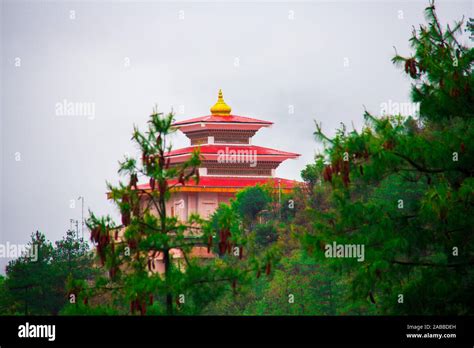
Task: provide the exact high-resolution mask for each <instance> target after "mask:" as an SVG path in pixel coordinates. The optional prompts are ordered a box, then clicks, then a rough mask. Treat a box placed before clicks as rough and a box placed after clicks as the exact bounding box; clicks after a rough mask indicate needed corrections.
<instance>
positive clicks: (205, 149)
mask: <svg viewBox="0 0 474 348" xmlns="http://www.w3.org/2000/svg"><path fill="white" fill-rule="evenodd" d="M197 147H199V148H200V150H201V154H203V155H204V154H220V153H223V154H225V153H229V151H230V150H234V151H237V152H238V151H252V152H251V153H249V154H251V155H253V154H256V155H257V156H258V155H261V156H288V157H293V158H294V157H298V156H300V155H299V154H297V153H293V152H286V151H280V150H275V149H270V148H268V147H262V146H255V145H215V144H211V145H210V144H204V145H199V146H189V147H183V148H181V149H176V150H172V151H170V152H168V153H166V156H169V157H173V156H179V155H184V154H188V153H192V152H193V150H194V149H196V148H197ZM219 151H221V152H219ZM222 151H223V152H222ZM245 153H247V152H245ZM230 155H232V154H231V153H229V156H230Z"/></svg>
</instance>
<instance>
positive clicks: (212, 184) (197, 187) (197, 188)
mask: <svg viewBox="0 0 474 348" xmlns="http://www.w3.org/2000/svg"><path fill="white" fill-rule="evenodd" d="M175 184H177V180H171V181H170V182H169V185H170V186H171V185H175ZM264 184H269V185H272V186H273V187H274V188H275V189H278V188H280V189H281V190H282V191H283V192H285V193H288V192H291V191H292V190H293V189H294V188H295V187H297V186H299V185H301V184H302V183H300V182H298V181H295V180H288V179H282V178H268V177H266V178H236V177H218V176H203V177H201V178H200V180H199V183H198V184H197V183H196V182H194V180H190V181H189V182H188V183H187V184H186V185H185V186H182V185H181V184H178V185H177V186H175V187H174V188H173V190H176V191H180V192H237V191H239V190H241V189H243V188H246V187H250V186H256V185H264ZM138 189H139V190H150V185H149V184H142V185H138Z"/></svg>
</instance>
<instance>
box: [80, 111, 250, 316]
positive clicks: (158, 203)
mask: <svg viewBox="0 0 474 348" xmlns="http://www.w3.org/2000/svg"><path fill="white" fill-rule="evenodd" d="M173 117H174V115H173V113H169V114H167V115H164V114H162V113H159V112H157V111H156V110H155V111H154V113H153V114H152V115H151V117H150V121H149V122H148V129H147V130H146V131H145V132H143V133H142V132H140V131H139V130H138V128H136V127H135V129H134V133H133V137H132V140H133V141H134V142H135V143H136V145H138V147H139V149H140V150H141V152H142V159H141V161H140V160H136V159H133V158H126V159H125V160H124V161H123V162H121V163H120V169H119V173H120V174H121V175H124V176H126V177H127V179H128V183H122V182H120V183H119V184H118V185H117V186H113V185H110V184H108V189H109V190H110V198H111V199H112V200H113V201H114V203H115V204H116V205H117V207H118V209H119V210H120V212H121V215H122V221H121V224H119V225H117V224H115V223H114V222H113V221H112V219H111V218H109V217H97V216H95V215H94V214H93V213H91V216H90V218H89V220H88V227H89V228H90V229H91V239H92V241H93V242H94V244H95V246H96V251H97V255H98V259H99V261H100V264H101V266H102V267H103V268H104V269H106V270H108V273H109V274H108V277H104V278H102V279H99V280H98V281H97V282H96V284H95V285H94V286H93V287H90V288H87V289H82V288H81V289H80V293H81V295H80V296H81V297H82V298H84V297H86V296H91V297H92V301H90V306H94V305H95V304H94V301H95V302H97V299H98V298H104V301H106V302H107V303H108V305H109V306H111V307H112V308H113V309H114V310H116V311H117V312H118V313H121V314H130V313H131V314H136V313H139V314H141V315H145V314H152V315H153V314H158V315H162V314H166V315H172V314H176V313H178V314H181V315H188V314H199V313H200V312H201V311H202V310H203V308H205V307H206V306H207V305H208V303H210V302H211V301H213V300H215V299H216V298H217V297H218V296H220V295H221V294H223V293H225V292H226V291H231V289H235V287H236V284H237V283H241V282H243V281H244V279H245V270H243V269H242V267H241V265H239V264H238V262H237V261H239V258H238V257H234V256H232V255H230V254H231V251H232V248H233V247H234V246H236V245H243V244H244V243H245V241H244V238H243V237H244V236H243V235H242V234H241V233H240V227H239V225H238V224H236V223H234V216H233V212H232V211H230V210H226V211H224V210H223V209H221V210H220V213H219V214H217V215H215V216H214V217H213V218H212V219H211V221H210V222H207V221H204V220H202V219H201V218H200V217H199V216H197V215H194V216H191V217H190V218H188V220H187V221H180V220H179V219H178V218H177V217H175V216H170V214H169V213H167V209H166V208H167V205H168V200H169V199H170V197H171V194H172V192H173V191H174V190H175V188H177V186H180V185H182V186H186V185H187V184H188V182H189V181H191V180H192V181H194V182H199V171H198V170H197V168H198V166H199V165H200V163H201V155H200V153H199V148H197V149H196V150H195V151H194V152H193V154H192V156H191V158H190V159H189V160H187V161H186V162H184V163H180V164H172V163H170V158H169V157H168V156H167V155H166V154H167V152H169V151H171V149H172V146H171V144H170V142H169V141H168V137H169V135H170V134H172V133H173V132H174V131H175V129H174V128H173V127H172V126H171V125H172V124H173ZM166 144H168V145H166ZM139 179H141V180H147V181H148V182H149V186H150V189H140V188H139V187H138V180H139ZM213 245H214V246H215V245H219V250H220V251H219V254H220V255H221V256H222V257H221V258H220V259H219V258H217V259H206V260H203V259H199V258H198V257H193V250H195V249H194V248H203V247H205V246H207V247H208V249H209V251H210V250H211V249H212V248H213ZM214 251H216V249H214ZM177 252H179V253H180V256H179V257H175V256H173V255H175V254H176V253H177ZM158 255H159V256H162V260H163V261H162V262H163V266H164V272H161V274H160V272H157V271H156V270H155V269H154V268H153V267H154V264H155V262H154V260H155V256H158ZM75 310H76V311H77V310H79V311H80V310H81V308H76V309H75ZM86 313H87V311H86Z"/></svg>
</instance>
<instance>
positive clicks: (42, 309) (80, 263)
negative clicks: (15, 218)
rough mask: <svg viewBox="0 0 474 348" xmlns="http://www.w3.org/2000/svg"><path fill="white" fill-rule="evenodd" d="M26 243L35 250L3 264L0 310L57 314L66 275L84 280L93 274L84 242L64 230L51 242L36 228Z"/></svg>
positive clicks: (64, 294) (64, 293)
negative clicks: (4, 275) (60, 238)
mask: <svg viewBox="0 0 474 348" xmlns="http://www.w3.org/2000/svg"><path fill="white" fill-rule="evenodd" d="M28 245H29V248H33V249H34V250H37V254H36V253H32V254H31V256H32V257H30V256H28V255H23V256H21V257H19V258H18V259H16V260H13V261H11V262H10V263H9V264H8V266H7V268H6V278H5V279H4V280H3V282H2V284H1V285H0V289H1V290H0V306H1V308H2V311H1V313H2V314H25V315H46V314H50V315H51V314H53V315H55V314H58V313H59V311H60V309H61V308H62V307H63V306H64V305H65V304H66V303H67V300H68V298H67V291H66V282H67V279H68V277H74V278H76V279H81V280H86V279H89V278H91V277H92V276H93V273H94V272H93V269H92V268H91V258H90V257H89V255H88V246H87V243H85V242H84V241H83V240H81V239H78V238H77V236H76V234H75V232H73V231H67V233H66V236H65V237H64V238H63V239H62V240H60V241H58V242H56V243H55V245H54V246H53V245H52V244H51V242H49V241H48V240H47V239H46V237H45V235H44V234H42V233H40V232H36V233H33V234H32V236H31V241H30V242H29V244H28ZM36 248H37V249H36ZM36 256H37V257H36Z"/></svg>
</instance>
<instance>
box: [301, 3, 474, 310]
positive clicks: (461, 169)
mask: <svg viewBox="0 0 474 348" xmlns="http://www.w3.org/2000/svg"><path fill="white" fill-rule="evenodd" d="M425 13H426V18H427V21H428V24H427V25H421V26H420V27H419V29H418V30H414V31H413V35H412V37H411V39H410V43H411V46H412V48H413V55H411V56H409V57H403V56H401V55H399V54H396V56H395V57H394V58H393V62H394V63H395V64H396V65H398V66H401V67H402V68H403V70H404V72H405V73H406V74H407V76H408V77H409V78H410V79H411V80H412V81H413V84H412V93H411V96H412V101H413V102H417V103H420V112H419V116H414V117H404V116H401V115H388V116H382V117H375V116H373V115H371V114H370V113H369V112H366V113H365V115H364V116H365V119H366V126H365V127H364V129H363V130H362V131H361V132H357V131H356V130H354V131H352V132H347V130H346V129H345V127H344V126H343V127H342V128H341V129H339V130H338V132H337V134H336V136H335V137H333V138H329V137H328V136H326V135H325V134H324V133H323V132H322V130H321V126H320V125H319V124H316V127H317V129H316V132H315V135H316V137H317V138H318V139H319V140H321V141H322V142H324V143H325V144H326V146H327V148H326V155H325V156H323V157H321V158H319V160H318V161H317V163H316V164H315V165H316V166H317V167H318V168H319V173H320V177H321V178H322V179H323V181H324V184H323V185H322V186H321V187H319V186H316V188H315V193H314V194H315V195H321V193H322V192H325V191H327V188H328V187H330V197H328V198H327V200H326V201H325V199H323V200H322V201H320V202H322V204H321V206H320V207H317V206H316V207H314V206H312V207H311V216H312V219H313V220H312V221H313V224H312V226H311V229H310V231H309V232H308V233H307V234H306V235H305V237H304V238H303V239H304V244H305V245H306V247H307V248H308V249H309V250H310V251H312V252H313V254H314V255H315V256H316V257H318V259H319V260H321V261H322V262H328V263H332V264H333V265H334V266H335V267H336V268H337V269H339V270H340V271H342V272H344V273H345V274H347V276H348V277H349V279H350V281H351V282H352V283H353V297H354V300H360V299H366V301H367V303H370V304H371V305H372V306H373V307H374V308H376V310H377V311H378V312H379V313H388V314H466V313H471V314H472V313H473V308H474V307H473V305H472V304H473V302H472V301H473V299H474V271H473V267H472V265H473V264H474V241H473V238H472V226H473V225H474V209H473V206H474V178H473V174H474V119H473V110H474V109H473V107H472V106H473V105H474V94H473V87H474V79H473V75H472V65H473V60H474V50H473V49H472V48H468V47H465V46H463V45H462V44H461V42H460V39H459V36H460V34H461V33H462V29H463V21H460V22H457V23H455V24H454V25H453V26H449V25H448V26H447V27H446V28H445V29H442V28H441V25H440V23H439V20H438V17H437V15H436V12H435V6H434V4H433V3H430V6H428V7H427V8H426V12H425ZM468 26H469V29H470V30H471V32H472V23H471V24H469V25H468ZM311 169H314V166H313V167H312V168H311ZM333 241H336V242H337V243H339V244H361V245H364V246H365V261H364V262H358V261H357V260H355V259H337V258H334V259H329V258H326V257H325V247H326V245H327V244H330V243H332V242H333Z"/></svg>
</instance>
